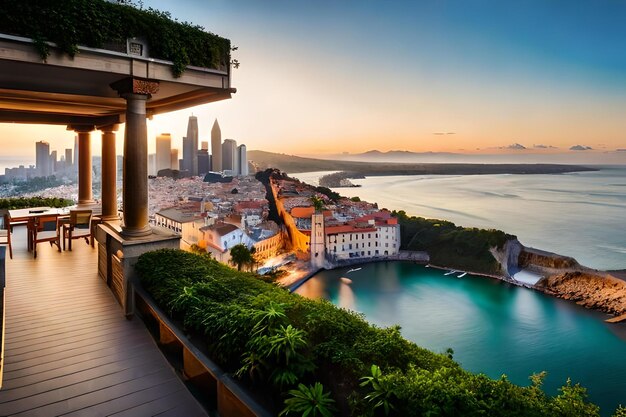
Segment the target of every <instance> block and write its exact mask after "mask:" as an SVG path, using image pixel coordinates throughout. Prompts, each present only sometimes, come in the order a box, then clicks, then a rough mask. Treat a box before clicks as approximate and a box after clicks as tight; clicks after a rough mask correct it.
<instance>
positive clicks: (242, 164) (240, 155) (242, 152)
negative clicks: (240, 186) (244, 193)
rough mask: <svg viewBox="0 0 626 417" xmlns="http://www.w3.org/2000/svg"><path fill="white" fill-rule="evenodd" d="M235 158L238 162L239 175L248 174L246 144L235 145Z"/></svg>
mask: <svg viewBox="0 0 626 417" xmlns="http://www.w3.org/2000/svg"><path fill="white" fill-rule="evenodd" d="M237 160H238V162H239V172H238V174H239V175H243V176H246V175H248V151H247V150H246V145H239V146H238V147H237Z"/></svg>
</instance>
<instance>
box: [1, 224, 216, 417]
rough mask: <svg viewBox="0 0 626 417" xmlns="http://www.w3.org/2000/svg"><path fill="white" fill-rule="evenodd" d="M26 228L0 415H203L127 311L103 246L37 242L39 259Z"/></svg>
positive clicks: (10, 272) (18, 242)
mask: <svg viewBox="0 0 626 417" xmlns="http://www.w3.org/2000/svg"><path fill="white" fill-rule="evenodd" d="M25 229H26V228H25V227H24V226H22V227H16V228H15V229H14V233H13V237H14V239H13V259H8V254H7V259H6V262H5V267H6V287H5V288H4V290H5V291H4V294H5V300H4V305H5V311H4V313H5V316H4V317H5V322H4V358H3V359H4V361H3V364H2V373H1V374H0V375H1V376H2V389H0V410H1V414H2V415H7V416H9V415H34V416H37V415H38V416H53V415H115V416H122V415H128V416H148V415H150V416H151V415H157V414H158V415H163V416H165V415H170V416H201V415H206V413H205V412H204V410H203V409H202V407H201V406H200V405H198V403H197V402H196V400H195V399H194V397H193V396H192V395H191V394H190V393H189V391H188V390H187V389H186V387H185V385H184V383H183V382H182V380H181V379H180V378H179V377H178V376H177V375H176V373H175V372H174V370H173V369H172V367H171V366H170V365H169V363H168V362H167V360H166V359H165V357H164V356H163V355H162V353H161V352H160V350H159V349H158V347H157V345H156V343H155V341H154V340H153V338H152V337H151V335H150V334H149V333H148V331H147V329H146V328H145V326H144V324H143V322H141V321H140V320H138V319H134V320H128V319H126V317H125V316H124V314H123V312H122V310H121V309H120V308H119V304H118V301H117V300H116V299H115V297H114V296H113V294H112V293H111V291H110V290H109V288H108V287H107V285H106V283H105V282H104V281H103V280H102V278H101V277H100V276H99V275H98V272H97V263H98V256H97V250H96V249H94V248H92V247H91V246H90V245H88V244H85V243H84V242H81V241H76V242H75V243H74V245H73V248H72V251H71V252H70V251H63V252H58V251H57V248H56V247H51V246H50V245H48V244H47V243H40V244H39V247H38V256H37V259H33V255H32V252H29V251H28V248H27V241H26V230H25ZM1 251H2V250H1V249H0V252H1ZM0 275H1V272H0Z"/></svg>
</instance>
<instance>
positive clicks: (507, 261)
mask: <svg viewBox="0 0 626 417" xmlns="http://www.w3.org/2000/svg"><path fill="white" fill-rule="evenodd" d="M522 250H524V245H522V244H521V243H520V241H519V240H517V239H509V240H507V241H506V243H505V244H504V246H503V247H502V249H498V248H491V250H490V251H491V254H492V255H493V257H494V258H495V259H496V261H498V263H499V264H500V273H501V274H502V275H503V276H504V277H506V278H511V276H512V275H513V274H515V273H516V272H517V271H519V267H518V264H519V256H520V253H521V252H522Z"/></svg>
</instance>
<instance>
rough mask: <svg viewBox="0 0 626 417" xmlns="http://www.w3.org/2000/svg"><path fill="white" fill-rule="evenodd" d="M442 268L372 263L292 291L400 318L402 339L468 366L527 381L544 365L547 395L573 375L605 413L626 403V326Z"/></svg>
mask: <svg viewBox="0 0 626 417" xmlns="http://www.w3.org/2000/svg"><path fill="white" fill-rule="evenodd" d="M444 273H445V271H440V270H436V269H432V268H426V267H423V266H419V265H414V264H411V263H403V262H386V263H376V264H369V265H364V266H363V267H362V269H361V270H359V271H355V272H351V273H347V269H338V270H333V271H324V272H321V273H319V274H317V275H316V276H314V277H313V278H311V279H310V280H308V281H307V282H305V283H304V284H303V285H302V286H301V287H300V288H298V290H297V291H296V292H297V293H299V294H301V295H305V296H308V297H312V298H319V297H323V298H327V299H329V300H331V301H332V302H333V303H335V304H337V305H339V306H342V307H345V308H350V309H352V310H355V311H359V312H362V313H364V314H365V317H366V319H367V320H368V321H370V322H372V323H375V324H378V325H382V326H389V325H393V324H400V326H402V334H403V335H404V336H405V337H406V338H407V339H409V340H412V341H414V342H416V343H417V344H418V345H421V346H424V347H426V348H428V349H431V350H433V351H436V352H443V351H444V350H445V349H446V348H448V347H451V348H453V349H454V352H455V354H454V357H455V359H456V360H457V361H458V362H460V363H461V364H462V365H463V367H465V368H466V369H469V370H471V371H473V372H484V373H485V374H487V375H489V376H490V377H492V378H498V377H500V375H502V374H506V375H507V376H508V377H509V378H510V379H511V380H512V381H513V382H515V383H517V384H521V385H527V384H528V376H529V375H530V374H532V373H533V372H540V371H543V370H545V371H547V372H548V376H547V378H546V381H545V389H546V391H547V392H548V393H550V394H555V393H556V389H557V388H558V387H559V386H561V385H562V384H563V383H565V380H566V379H567V378H568V377H570V378H571V379H572V381H574V382H580V383H581V384H583V385H584V386H585V387H587V388H588V390H589V394H590V396H591V399H592V400H593V401H594V402H595V403H597V404H599V405H600V406H601V407H602V410H603V415H607V414H610V412H611V411H612V410H614V409H615V407H616V406H617V404H619V403H622V404H626V360H624V358H625V355H626V324H618V325H609V324H606V323H604V322H603V319H604V318H606V315H604V314H601V313H597V312H593V311H589V310H586V309H584V308H582V307H580V306H577V305H576V304H574V303H571V302H567V301H564V300H559V299H556V298H553V297H548V296H545V295H543V294H540V293H538V292H536V291H533V290H529V289H525V288H519V287H515V286H511V285H509V284H506V283H503V282H500V281H497V280H493V279H489V278H482V277H474V276H470V275H466V276H465V277H463V278H457V277H455V276H444V275H443V274H444ZM340 277H349V278H350V279H351V280H352V281H353V282H352V284H350V285H347V284H345V283H342V281H341V280H340V279H339V278H340Z"/></svg>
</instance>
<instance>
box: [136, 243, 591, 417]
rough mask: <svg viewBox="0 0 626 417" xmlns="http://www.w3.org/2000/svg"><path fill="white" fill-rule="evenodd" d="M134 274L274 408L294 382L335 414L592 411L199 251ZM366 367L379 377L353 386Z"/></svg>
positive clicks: (164, 258)
mask: <svg viewBox="0 0 626 417" xmlns="http://www.w3.org/2000/svg"><path fill="white" fill-rule="evenodd" d="M136 270H137V272H138V274H139V276H140V279H141V283H142V285H143V286H144V288H145V289H146V290H147V291H148V292H149V293H150V294H151V295H152V296H153V297H154V299H155V300H156V302H157V304H158V305H159V306H160V307H161V308H163V309H164V310H165V311H167V312H168V313H169V314H171V316H172V317H173V318H174V319H175V320H178V321H180V322H181V323H182V326H183V327H184V330H185V331H187V332H189V333H192V334H195V335H200V337H201V338H202V339H203V342H204V343H206V346H207V349H208V353H209V355H210V356H211V357H212V358H213V359H214V360H215V361H216V362H218V363H219V364H220V365H221V366H222V367H223V368H224V369H225V370H226V371H227V372H231V373H233V374H235V375H237V376H238V377H239V378H241V380H242V382H243V383H244V384H247V385H249V386H251V387H253V389H255V390H257V392H260V393H262V395H261V396H262V397H263V398H266V399H267V401H268V404H267V405H268V406H269V407H270V408H271V409H273V411H276V412H277V411H279V410H280V409H281V408H282V402H283V400H284V399H285V398H286V393H287V391H288V390H290V389H292V388H294V387H295V386H296V385H297V384H298V383H305V384H313V383H314V382H321V383H323V384H324V386H325V389H328V390H330V392H331V394H332V398H333V399H334V400H335V402H336V405H337V409H338V415H341V416H351V415H353V416H375V415H384V408H385V407H383V406H382V405H380V404H383V403H385V402H386V403H387V404H388V405H390V408H389V411H390V414H389V415H398V416H459V415H464V416H479V415H480V416H485V415H489V416H557V417H558V416H597V415H598V408H597V407H596V406H595V405H593V404H590V403H588V402H587V401H586V393H585V390H584V389H583V388H581V387H579V386H578V385H574V386H571V385H569V384H568V385H566V386H564V387H563V388H562V394H561V395H559V396H556V397H549V396H547V395H546V394H545V393H544V392H543V391H542V390H541V389H540V386H541V380H542V378H541V377H538V376H537V377H535V378H534V382H533V384H532V385H531V386H530V387H520V386H516V385H514V384H512V383H511V382H509V381H508V380H507V379H506V378H502V379H499V380H492V379H490V378H488V377H486V376H484V375H475V374H471V373H469V372H467V371H465V370H463V369H462V368H461V367H460V366H459V365H458V364H457V363H456V362H454V361H453V360H452V359H451V358H450V357H449V355H446V354H437V353H433V352H430V351H428V350H426V349H423V348H420V347H419V346H417V345H415V344H414V343H412V342H409V341H407V340H405V339H404V338H403V337H402V336H401V334H400V331H399V328H398V327H390V328H379V327H376V326H373V325H370V324H368V323H367V322H366V321H365V320H364V319H363V317H362V316H361V315H359V314H357V313H354V312H350V311H347V310H343V309H340V308H338V307H336V306H334V305H332V304H331V303H330V302H328V301H314V300H309V299H306V298H303V297H301V296H299V295H296V294H291V293H289V292H288V291H287V290H285V289H282V288H279V287H277V286H275V285H272V284H268V283H265V282H262V281H260V280H259V279H257V278H255V276H254V275H252V274H249V273H244V272H238V271H236V270H234V269H231V268H228V267H226V266H224V265H222V264H219V263H218V262H216V261H214V260H212V259H209V258H208V257H206V256H202V255H197V254H193V253H189V252H183V251H179V250H159V251H156V252H150V253H146V254H144V255H142V256H141V257H140V258H139V261H138V263H137V265H136ZM420 319H423V320H427V319H428V318H416V320H420ZM194 337H197V336H194ZM372 364H376V365H378V366H379V367H380V369H381V370H382V372H383V373H382V377H380V378H379V377H376V378H372V377H370V378H369V379H370V381H369V382H368V383H362V384H359V382H360V381H363V378H364V377H366V376H368V375H370V368H371V365H372ZM372 379H375V382H376V383H371V380H372ZM383 399H384V400H383ZM377 405H378V406H377ZM290 415H291V414H290Z"/></svg>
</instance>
